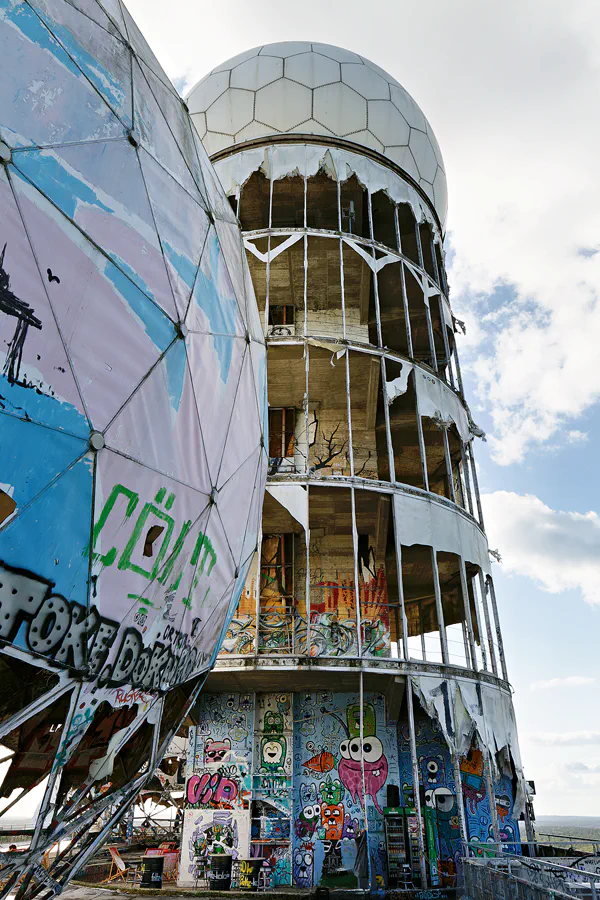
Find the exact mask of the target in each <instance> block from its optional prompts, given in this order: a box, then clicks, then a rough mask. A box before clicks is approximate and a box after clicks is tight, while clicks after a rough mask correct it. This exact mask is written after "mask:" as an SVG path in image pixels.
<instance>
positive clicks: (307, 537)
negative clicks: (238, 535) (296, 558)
mask: <svg viewBox="0 0 600 900" xmlns="http://www.w3.org/2000/svg"><path fill="white" fill-rule="evenodd" d="M306 493H307V495H308V496H307V498H306V501H307V504H306V505H307V506H308V528H307V529H306V531H305V532H304V538H305V544H306V547H305V552H306V576H305V588H304V590H305V593H306V602H305V604H304V606H305V609H306V656H307V657H308V658H310V655H311V653H310V650H311V647H310V608H311V596H310V484H307V485H306Z"/></svg>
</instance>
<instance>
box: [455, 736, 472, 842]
mask: <svg viewBox="0 0 600 900" xmlns="http://www.w3.org/2000/svg"><path fill="white" fill-rule="evenodd" d="M450 754H451V756H452V766H453V769H454V783H455V787H456V805H457V806H458V821H459V823H460V836H461V840H462V842H463V846H464V848H465V853H464V855H465V856H466V855H467V847H468V844H469V831H468V829H467V817H466V816H465V800H464V797H463V789H462V779H461V777H460V760H459V758H458V754H457V753H456V750H454V749H453V748H451V750H450Z"/></svg>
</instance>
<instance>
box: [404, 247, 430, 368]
mask: <svg viewBox="0 0 600 900" xmlns="http://www.w3.org/2000/svg"><path fill="white" fill-rule="evenodd" d="M403 265H404V264H403ZM404 284H405V287H406V298H407V302H408V310H409V317H410V333H411V339H412V349H413V358H414V359H416V360H419V361H420V362H424V363H425V364H426V365H428V366H429V367H430V368H432V369H433V368H434V360H433V357H432V351H431V343H430V341H429V325H428V321H427V318H428V317H427V307H426V305H425V294H424V292H423V286H422V284H421V282H420V280H418V279H417V278H416V277H415V276H414V275H413V273H412V272H411V270H410V269H409V267H408V266H406V265H404Z"/></svg>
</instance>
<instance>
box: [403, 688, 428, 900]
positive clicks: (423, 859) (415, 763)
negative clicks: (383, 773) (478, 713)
mask: <svg viewBox="0 0 600 900" xmlns="http://www.w3.org/2000/svg"><path fill="white" fill-rule="evenodd" d="M406 706H407V712H408V739H409V744H410V761H411V763H412V777H413V795H414V798H415V811H416V813H417V819H418V820H419V828H418V839H419V867H420V869H421V883H422V885H423V889H425V888H426V886H427V854H426V851H425V841H424V840H423V828H422V827H421V822H422V815H423V814H422V810H421V790H420V787H421V786H420V778H419V759H418V756H417V738H416V731H415V710H414V703H413V687H412V679H411V677H410V675H407V676H406Z"/></svg>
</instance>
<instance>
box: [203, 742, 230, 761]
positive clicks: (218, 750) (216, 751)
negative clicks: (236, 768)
mask: <svg viewBox="0 0 600 900" xmlns="http://www.w3.org/2000/svg"><path fill="white" fill-rule="evenodd" d="M230 757H231V741H230V740H229V738H224V739H223V740H222V741H213V739H212V738H210V737H209V738H207V739H206V742H205V744H204V764H205V765H209V764H210V763H222V762H228V761H229V759H230Z"/></svg>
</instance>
